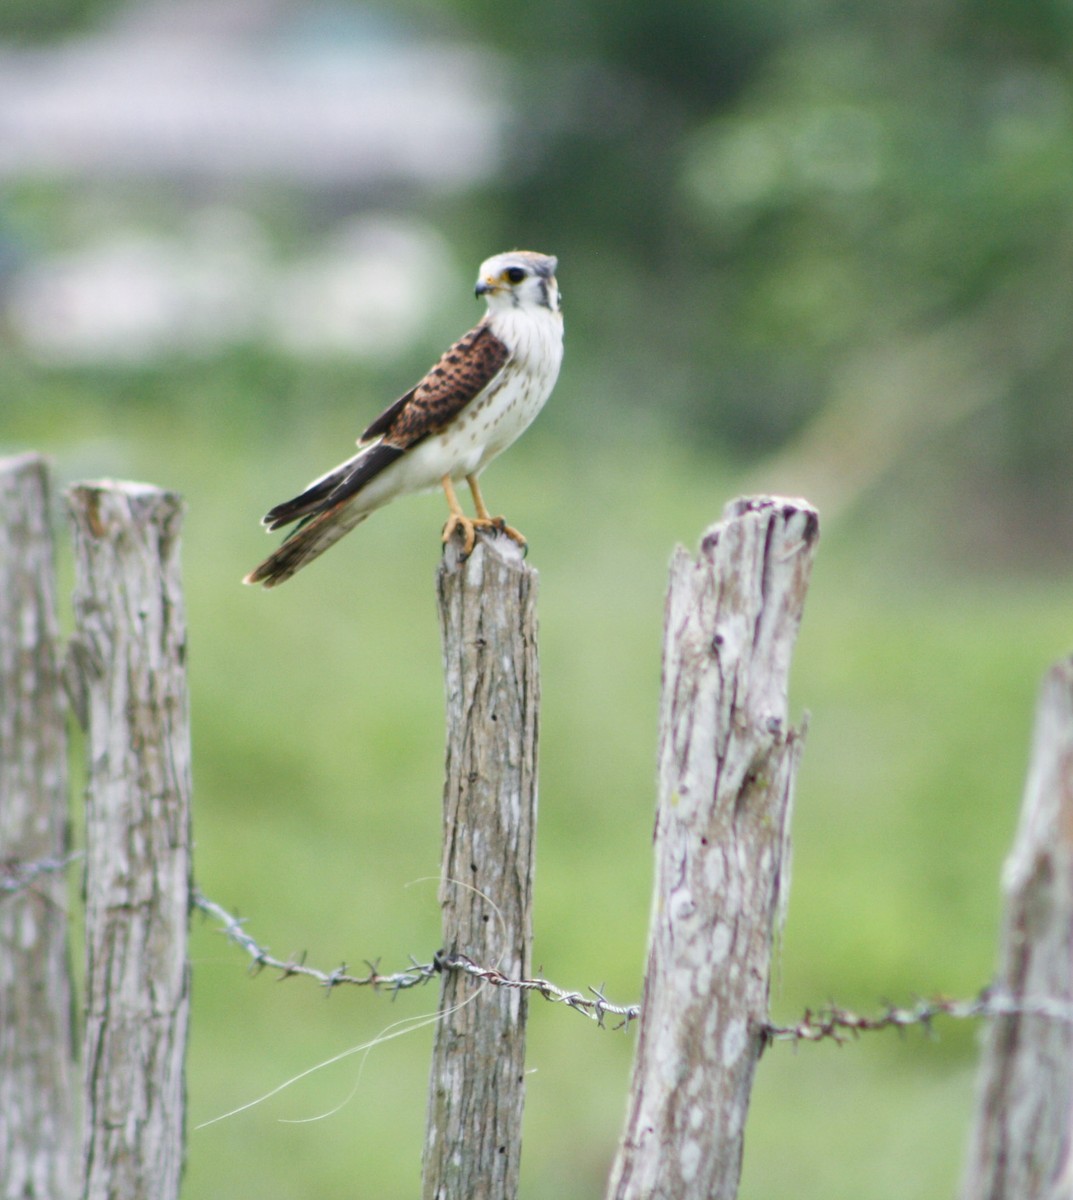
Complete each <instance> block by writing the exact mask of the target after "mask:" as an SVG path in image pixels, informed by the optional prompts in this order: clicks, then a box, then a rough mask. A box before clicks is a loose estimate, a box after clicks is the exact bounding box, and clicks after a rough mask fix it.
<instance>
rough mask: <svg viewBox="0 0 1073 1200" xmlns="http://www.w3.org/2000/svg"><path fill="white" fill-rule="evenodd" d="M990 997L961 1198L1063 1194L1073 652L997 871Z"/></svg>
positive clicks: (1071, 1065)
mask: <svg viewBox="0 0 1073 1200" xmlns="http://www.w3.org/2000/svg"><path fill="white" fill-rule="evenodd" d="M1003 891H1004V893H1005V897H1006V914H1005V920H1004V927H1003V932H1002V946H1001V950H1000V955H999V968H998V976H997V978H996V980H995V983H994V986H993V987H992V989H991V992H992V998H993V1000H994V1001H996V1002H998V1003H999V1004H1002V1003H1008V1004H1009V1005H1010V1006H1011V1007H1012V1008H1014V1009H1019V1010H1020V1011H1017V1012H1014V1013H1013V1014H1011V1015H1010V1016H1000V1017H995V1018H993V1019H992V1020H991V1021H990V1022H989V1023H988V1025H987V1028H986V1031H985V1035H984V1039H985V1040H984V1055H983V1061H982V1063H981V1066H980V1076H979V1082H978V1085H977V1102H976V1120H975V1125H974V1128H973V1133H972V1137H971V1141H970V1146H969V1156H968V1163H967V1166H966V1171H965V1180H964V1186H963V1188H962V1193H961V1194H962V1196H963V1197H964V1200H984V1198H985V1197H986V1200H1044V1198H1046V1200H1070V1197H1073V1019H1071V1016H1070V1014H1071V1012H1073V659H1067V660H1066V661H1065V662H1061V663H1059V664H1058V665H1057V666H1055V667H1053V668H1052V669H1051V670H1050V671H1049V672H1048V674H1047V676H1046V678H1045V679H1044V682H1043V688H1042V691H1041V693H1040V699H1039V705H1038V708H1037V711H1036V727H1035V735H1034V741H1033V747H1032V755H1031V761H1030V764H1029V769H1028V780H1027V783H1026V785H1025V797H1024V803H1023V806H1022V809H1021V821H1020V827H1019V828H1018V831H1017V835H1016V837H1015V839H1014V844H1013V848H1012V850H1011V851H1010V854H1009V857H1008V858H1007V860H1006V867H1005V871H1004V878H1003Z"/></svg>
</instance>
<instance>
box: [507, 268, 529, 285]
mask: <svg viewBox="0 0 1073 1200" xmlns="http://www.w3.org/2000/svg"><path fill="white" fill-rule="evenodd" d="M503 274H504V275H506V277H507V279H508V280H509V281H510V282H511V283H521V281H522V280H523V279H524V278H525V276H526V271H525V268H524V267H507V269H506V270H505V271H504V272H503Z"/></svg>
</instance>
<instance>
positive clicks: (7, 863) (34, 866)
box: [0, 850, 85, 900]
mask: <svg viewBox="0 0 1073 1200" xmlns="http://www.w3.org/2000/svg"><path fill="white" fill-rule="evenodd" d="M84 857H85V852H84V851H82V850H72V851H71V853H70V854H64V855H62V856H60V857H59V858H38V859H34V861H33V862H22V861H21V860H20V859H17V858H6V859H3V860H0V900H6V899H8V898H9V897H11V896H13V895H15V893H16V892H21V891H24V890H25V889H26V888H28V887H29V886H30V885H31V884H32V883H33V881H34V880H35V879H38V878H39V877H40V876H42V875H49V874H54V873H55V872H57V871H66V870H67V868H68V867H69V866H70V865H71V863H73V862H77V861H78V859H80V858H84Z"/></svg>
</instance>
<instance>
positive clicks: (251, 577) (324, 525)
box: [242, 500, 369, 588]
mask: <svg viewBox="0 0 1073 1200" xmlns="http://www.w3.org/2000/svg"><path fill="white" fill-rule="evenodd" d="M347 509H348V505H347V502H346V500H343V501H340V502H339V503H338V504H335V505H333V506H332V507H331V508H328V509H325V511H324V512H321V513H317V514H316V515H315V516H312V517H307V518H306V520H304V521H303V522H302V523H301V525H299V526H298V527H297V528H296V529H295V530H294V532H293V533H292V534H291V535H290V536H289V537H288V538H287V539H286V540H285V541H284V542H283V544H282V545H281V546H280V547H279V549H277V550H274V551H273V552H272V553H271V554H270V555H269V556H268V557H267V558H266V559H265V560H264V562H263V563H259V564H258V565H257V566H256V567H254V568H253V570H252V571H251V572H250V573H249V574H248V575H247V576H246V578H245V579H244V580H243V581H242V582H243V583H249V584H258V583H263V584H264V586H265V587H266V588H270V587H276V586H277V585H278V584H281V583H286V581H287V580H288V579H290V577H291V576H292V575H293V574H294V573H295V572H296V571H300V570H301V569H302V568H303V567H304V566H305V565H306V564H307V563H311V562H312V561H313V559H315V558H318V557H319V556H320V555H321V554H323V553H324V551H325V550H327V549H328V547H329V546H334V545H335V543H336V542H337V541H339V539H340V538H341V537H343V535H344V534H347V533H349V532H350V531H351V530H352V529H353V528H354V526H355V525H360V524H361V522H362V521H364V520H365V518H366V517H367V516H368V515H369V514H368V512H362V511H361V510H360V509H357V507H356V506H351V507H350V511H349V512H348V511H347Z"/></svg>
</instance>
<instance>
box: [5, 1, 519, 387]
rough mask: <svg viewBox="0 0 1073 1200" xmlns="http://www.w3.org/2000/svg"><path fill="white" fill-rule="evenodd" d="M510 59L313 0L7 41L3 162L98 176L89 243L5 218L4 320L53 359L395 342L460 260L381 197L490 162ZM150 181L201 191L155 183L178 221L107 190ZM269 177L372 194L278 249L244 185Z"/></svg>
mask: <svg viewBox="0 0 1073 1200" xmlns="http://www.w3.org/2000/svg"><path fill="white" fill-rule="evenodd" d="M385 12H386V10H385ZM501 79H502V70H501V67H500V64H499V62H498V60H497V59H496V57H495V56H494V55H493V54H490V53H487V52H481V51H478V50H477V49H473V48H466V47H459V46H451V45H446V44H442V43H435V44H433V43H422V42H420V41H419V40H417V38H416V36H415V35H414V33H413V31H410V30H406V29H405V28H403V27H402V26H401V25H400V24H399V23H398V22H397V21H396V20H395V18H393V17H390V16H388V15H385V13H381V14H380V15H377V10H372V9H368V10H367V9H363V8H360V7H357V6H354V5H349V4H334V5H333V4H332V3H320V2H318V0H314V2H304V0H148V2H146V3H138V4H132V5H131V6H130V7H128V8H127V9H125V10H124V11H123V12H122V13H121V14H120V15H119V17H118V18H117V19H116V21H115V22H114V23H113V25H112V26H111V27H109V28H108V29H107V30H104V31H102V32H100V33H97V34H95V35H93V36H88V37H82V38H79V39H75V40H71V41H68V42H64V43H61V44H58V45H52V46H47V47H38V48H33V49H21V48H20V49H14V48H7V49H4V48H3V47H0V182H4V181H17V180H24V179H34V178H36V179H49V180H58V181H60V182H61V183H62V182H64V181H66V182H68V183H79V182H82V181H85V182H87V183H90V184H92V185H93V186H92V187H91V188H89V189H87V192H86V194H85V199H84V200H83V199H80V198H79V196H80V194H79V193H77V192H75V193H74V198H73V200H72V205H73V206H74V207H76V208H77V209H78V212H79V217H78V219H77V220H76V221H74V222H73V223H72V228H73V229H75V230H79V231H80V232H79V233H78V238H77V245H74V246H72V247H71V248H70V249H68V250H66V251H65V252H59V253H57V252H53V253H51V254H48V255H41V254H40V252H39V251H38V252H37V253H36V254H35V247H33V246H27V245H24V244H22V243H20V242H15V241H14V240H11V239H9V249H10V251H11V252H10V253H9V254H8V255H7V261H8V263H9V264H10V265H9V266H8V268H7V270H6V272H4V277H3V278H0V285H2V290H0V300H2V302H3V306H4V313H3V316H4V320H5V323H6V325H7V326H8V328H9V329H10V330H11V332H12V333H13V334H14V336H15V338H16V339H17V340H18V341H19V342H21V344H22V345H23V346H24V347H25V348H26V349H27V351H28V352H29V353H30V354H31V355H33V356H34V357H36V358H37V359H38V360H39V361H41V362H45V363H53V364H65V363H82V362H132V363H133V362H142V361H146V360H150V359H153V358H155V357H158V356H161V355H165V354H169V353H180V354H211V353H213V352H215V351H218V350H220V349H222V348H224V347H226V346H228V345H234V344H241V343H243V342H247V343H261V344H269V345H274V346H276V347H277V348H279V349H282V350H284V351H285V352H287V353H290V354H294V355H298V356H304V357H317V356H321V355H330V356H335V357H358V358H386V357H390V356H391V355H393V354H396V353H397V352H398V351H399V350H400V349H402V348H403V347H404V346H405V345H407V344H408V343H410V342H411V341H412V340H413V339H415V338H417V337H419V336H420V335H421V333H422V332H423V330H424V329H425V328H426V326H427V322H428V320H429V317H430V315H431V310H430V305H432V304H435V303H437V302H442V299H443V297H444V296H445V295H446V294H447V290H448V289H449V288H452V287H454V286H456V285H457V284H458V283H459V272H458V269H457V267H456V265H455V264H453V263H452V260H451V256H450V254H449V252H448V249H447V247H446V244H445V242H444V239H443V238H442V237H441V236H440V235H439V234H438V233H437V232H436V231H435V230H434V229H432V228H430V227H429V226H428V225H427V224H424V223H422V222H420V221H417V220H414V219H409V218H404V217H400V216H398V215H396V214H392V213H390V211H385V210H384V205H385V203H386V202H387V200H388V198H389V197H391V196H392V195H404V194H406V193H408V192H417V193H429V192H435V191H443V190H451V189H454V188H462V187H467V188H468V187H475V186H480V184H481V183H483V182H485V181H486V180H487V179H488V177H489V176H490V175H491V173H492V172H493V170H494V169H495V168H496V166H497V165H498V163H499V161H500V158H501V139H502V134H503V128H504V125H505V121H506V117H507V108H506V103H505V101H504V99H503V92H504V88H503V86H502V83H501ZM154 181H156V184H157V187H158V189H159V188H161V187H162V188H164V189H169V190H168V191H167V192H166V194H167V195H168V196H169V197H175V196H178V197H182V196H184V195H187V196H188V197H189V201H190V202H189V203H188V204H183V203H181V202H180V204H178V205H176V204H174V203H171V202H170V201H169V203H167V204H165V205H162V207H163V208H164V209H165V212H170V213H171V214H172V215H171V216H169V217H167V218H166V219H167V221H168V224H167V225H166V226H162V222H161V217H160V215H159V214H158V215H157V216H156V217H153V216H150V217H148V218H145V217H144V216H143V215H141V213H140V210H139V211H138V212H137V213H132V212H131V211H130V207H129V205H125V204H124V202H123V201H122V200H120V201H119V202H118V203H117V204H115V205H113V204H111V203H109V201H108V200H107V197H108V196H115V195H119V196H122V195H123V185H124V184H129V183H132V182H140V183H144V182H148V183H150V184H153V182H154ZM273 183H277V184H281V185H283V186H285V187H286V188H288V189H291V190H293V189H298V190H299V191H305V192H310V193H318V192H319V193H322V194H323V193H334V194H335V195H336V199H335V200H334V201H333V205H334V206H335V207H338V208H340V209H343V208H349V209H358V210H359V212H358V215H356V216H354V217H352V218H351V219H349V220H347V221H345V222H343V223H342V224H341V225H339V226H337V227H336V228H335V229H334V230H332V231H329V233H327V234H326V235H325V234H323V233H321V234H319V235H316V236H318V237H319V242H318V244H316V245H315V246H313V247H312V248H310V249H308V250H305V251H303V252H300V253H292V254H291V256H290V257H287V256H284V255H282V254H281V253H280V252H279V251H278V250H277V249H276V248H274V246H273V245H272V241H271V239H270V238H269V236H268V234H267V232H266V230H265V229H264V227H263V226H262V225H261V224H260V223H259V222H258V220H257V219H256V217H254V216H253V215H252V214H251V213H250V212H247V211H244V209H243V200H242V199H241V198H242V197H243V196H244V195H246V196H253V195H255V192H256V189H257V188H258V187H260V186H262V185H265V184H268V185H271V184H273ZM110 185H119V186H118V187H112V186H110ZM176 185H178V188H176ZM191 185H193V186H191ZM150 190H152V189H150ZM138 194H140V193H138ZM197 196H200V197H202V198H201V199H200V201H195V200H194V199H193V198H194V197H197ZM206 196H214V197H216V199H215V200H209V201H206V199H205V197H206ZM221 196H226V197H227V200H226V202H221V201H220V197H221ZM340 198H342V203H340ZM374 202H375V204H376V208H374V209H373V210H372V211H370V210H369V207H368V206H369V205H370V204H372V203H374ZM199 204H200V207H198V205H199ZM0 205H2V201H0ZM150 209H151V210H152V205H150ZM176 210H178V211H179V212H180V213H182V212H184V211H185V214H186V215H185V216H180V217H178V218H177V219H176V218H175V217H174V213H175V211H176ZM2 218H3V209H2V207H0V229H2ZM70 232H71V231H70V230H68V234H70ZM499 249H503V247H497V246H492V247H488V249H487V253H492V252H493V251H495V250H499ZM2 258H3V256H0V259H2Z"/></svg>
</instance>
